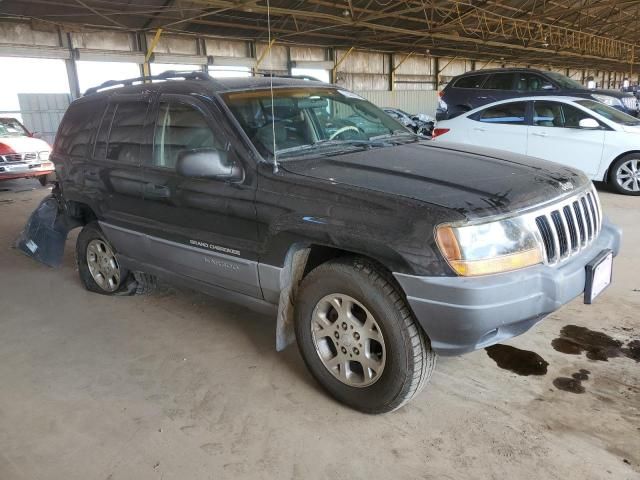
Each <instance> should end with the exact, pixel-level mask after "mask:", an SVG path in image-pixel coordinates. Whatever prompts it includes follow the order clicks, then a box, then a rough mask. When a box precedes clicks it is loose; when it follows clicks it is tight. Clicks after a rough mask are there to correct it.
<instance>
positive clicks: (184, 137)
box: [144, 94, 261, 297]
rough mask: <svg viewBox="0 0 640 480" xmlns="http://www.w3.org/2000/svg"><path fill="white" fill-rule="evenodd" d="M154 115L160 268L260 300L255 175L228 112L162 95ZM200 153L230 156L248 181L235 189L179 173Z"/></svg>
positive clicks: (152, 160)
mask: <svg viewBox="0 0 640 480" xmlns="http://www.w3.org/2000/svg"><path fill="white" fill-rule="evenodd" d="M154 114H155V122H153V124H152V126H151V128H153V133H151V135H150V136H152V138H153V144H152V153H151V155H149V156H148V161H147V163H146V165H145V166H144V179H145V188H144V204H145V216H146V218H147V219H148V224H147V225H146V233H147V234H148V252H149V256H150V258H151V261H152V263H153V265H154V266H156V267H160V268H162V269H164V270H166V271H167V272H171V273H172V274H174V273H177V274H180V275H182V276H184V277H187V278H188V279H191V280H196V281H199V282H204V283H207V284H211V285H215V286H218V287H222V288H225V289H228V290H232V291H235V292H239V293H243V294H246V295H250V296H253V297H261V291H260V288H259V284H258V273H257V226H256V213H255V207H254V198H255V189H256V182H255V178H256V177H255V171H254V169H253V168H250V165H248V162H245V161H244V159H243V157H245V155H243V154H242V151H240V150H237V149H236V148H235V146H234V145H232V142H230V138H232V137H231V133H230V132H228V131H227V130H225V128H224V127H223V122H220V121H218V119H220V118H221V116H222V113H221V112H220V110H219V109H218V107H217V105H215V104H214V103H213V101H210V100H207V101H204V100H202V101H201V100H199V99H195V98H193V97H190V96H186V95H174V94H163V95H161V96H160V97H159V98H158V100H157V102H156V103H155V109H154ZM233 143H235V144H237V143H238V142H233ZM198 149H217V150H227V154H228V156H229V158H230V159H232V160H233V161H234V162H236V164H237V165H239V166H240V168H241V169H242V170H243V172H244V176H243V179H242V180H240V181H236V182H233V183H231V182H228V181H224V180H219V179H209V178H193V177H186V176H182V175H180V174H178V173H177V172H176V168H175V167H176V162H177V160H178V157H179V156H180V155H181V154H183V153H184V152H187V151H190V150H198Z"/></svg>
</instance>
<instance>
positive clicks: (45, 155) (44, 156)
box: [38, 152, 51, 162]
mask: <svg viewBox="0 0 640 480" xmlns="http://www.w3.org/2000/svg"><path fill="white" fill-rule="evenodd" d="M50 153H51V152H40V153H38V158H39V159H40V160H42V161H45V162H46V161H47V160H49V154H50Z"/></svg>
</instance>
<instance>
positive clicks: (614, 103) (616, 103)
mask: <svg viewBox="0 0 640 480" xmlns="http://www.w3.org/2000/svg"><path fill="white" fill-rule="evenodd" d="M591 96H592V97H593V98H594V99H595V100H597V101H599V102H600V103H604V104H605V105H609V106H610V107H621V106H622V102H621V101H620V99H618V98H616V97H610V96H609V95H598V94H597V93H592V94H591Z"/></svg>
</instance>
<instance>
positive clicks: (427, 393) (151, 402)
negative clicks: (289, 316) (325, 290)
mask: <svg viewBox="0 0 640 480" xmlns="http://www.w3.org/2000/svg"><path fill="white" fill-rule="evenodd" d="M47 192H48V190H47V189H44V188H41V187H40V186H39V185H38V184H37V182H32V181H27V180H19V181H12V182H4V183H0V479H1V480H22V479H25V480H37V479H61V480H74V479H79V480H88V479H97V480H120V479H135V480H144V479H166V480H169V479H179V480H185V479H189V480H196V479H262V478H264V479H267V478H268V479H276V478H277V479H287V478H291V479H332V480H339V479H378V478H392V479H434V480H435V479H437V480H446V479H519V480H520V479H536V480H538V479H545V480H546V479H562V480H570V479H579V480H587V479H588V480H591V479H616V480H627V479H640V363H638V362H636V361H634V360H633V359H632V358H627V357H625V356H620V357H617V358H610V359H609V360H608V361H597V360H589V359H588V358H587V357H586V355H585V354H584V353H581V354H577V355H570V354H566V353H561V352H559V351H556V350H555V349H554V348H553V347H552V345H551V343H552V341H553V340H554V339H556V338H557V337H558V336H559V334H560V330H561V329H562V328H563V327H565V326H567V325H577V326H581V327H586V328H588V329H591V330H593V331H597V332H604V333H606V334H607V335H610V336H611V337H613V338H614V339H617V340H619V341H621V342H622V344H623V345H627V344H628V342H630V341H632V340H634V339H640V275H639V274H638V272H640V255H638V253H637V252H638V245H639V244H640V225H639V223H640V222H639V220H640V213H639V211H640V209H639V207H640V198H627V197H623V196H619V195H615V194H612V193H609V192H608V191H606V190H605V189H603V188H600V194H601V197H602V203H603V207H604V209H605V212H606V214H608V215H609V216H610V217H611V218H612V219H613V220H614V221H615V222H616V223H617V224H618V225H620V226H621V227H622V228H623V229H624V232H625V237H624V244H623V249H622V253H621V255H620V256H619V257H618V258H617V259H616V260H615V262H614V284H613V285H612V286H611V287H610V288H609V289H608V290H607V291H605V292H604V293H603V294H602V296H601V297H599V298H598V299H597V301H596V303H595V304H594V305H591V306H588V305H584V304H582V301H581V299H576V300H575V301H573V302H572V303H571V304H569V305H567V306H565V307H564V308H563V309H561V310H560V311H559V312H556V313H555V314H553V315H551V316H550V317H549V318H547V319H546V320H545V321H544V322H542V323H541V324H539V325H538V326H537V327H535V328H534V329H533V330H531V331H530V332H528V333H527V334H525V335H523V336H521V337H518V338H515V339H512V340H511V341H509V342H507V344H508V345H511V346H514V347H517V348H519V349H523V350H527V351H531V352H535V353H536V354H538V355H539V356H540V357H542V359H544V361H546V362H548V364H549V365H548V368H547V370H548V371H547V374H546V375H529V376H523V375H518V374H516V373H512V372H511V371H509V370H506V369H503V368H500V367H499V366H498V365H497V364H496V362H495V361H494V360H493V359H492V358H490V357H489V356H488V354H487V352H486V351H484V350H480V351H477V352H474V353H471V354H468V355H465V356H463V357H459V358H442V357H441V358H440V359H439V364H438V367H437V369H436V372H435V374H434V376H433V378H432V381H431V383H430V385H428V386H427V388H426V389H425V390H424V391H423V393H422V394H421V395H419V396H418V397H417V398H416V399H414V401H413V402H412V403H410V404H409V405H407V406H405V407H404V408H402V409H401V410H399V411H397V412H394V413H391V414H387V415H382V416H367V415H363V414H360V413H357V412H354V411H352V410H349V409H348V408H345V407H343V406H341V405H340V404H338V403H336V402H335V401H333V400H332V399H331V398H330V397H328V396H327V395H325V394H324V393H323V391H322V390H321V389H320V388H319V387H318V385H317V384H316V383H315V382H314V380H313V379H312V378H311V377H310V375H309V374H308V373H307V371H306V370H305V368H304V365H303V363H302V360H301V358H300V356H299V354H298V352H297V349H296V348H295V347H290V348H289V349H287V350H286V351H285V352H283V353H276V352H275V349H274V329H275V319H273V318H269V317H265V316H263V315H259V314H256V313H253V312H251V311H248V310H246V309H244V308H241V307H238V306H235V305H231V304H227V303H224V302H221V301H218V300H214V299H211V298H208V297H206V296H204V295H200V294H197V293H194V292H191V291H187V290H176V289H165V290H164V291H163V292H162V293H160V294H156V295H154V296H150V297H115V298H114V297H105V296H101V295H96V294H92V293H89V292H87V291H85V290H84V289H83V288H82V286H81V285H80V282H79V279H78V276H77V272H76V268H75V264H74V259H73V249H74V242H75V234H74V235H72V236H71V237H70V239H69V240H68V242H67V249H66V255H65V260H64V265H63V266H62V267H61V268H59V269H52V268H48V267H45V266H43V265H40V264H38V263H36V262H34V261H33V260H31V259H29V258H27V257H26V256H24V255H22V254H21V253H19V252H18V251H16V250H15V249H13V248H12V244H13V241H14V239H15V238H16V236H17V235H18V233H19V231H20V229H21V228H22V226H23V224H24V222H25V220H26V218H27V216H28V215H29V213H30V212H31V211H32V209H33V208H34V207H35V206H36V205H37V203H38V201H39V200H40V199H41V198H42V197H43V196H44V195H45V194H46V193H47ZM634 252H635V253H634ZM581 369H582V370H588V371H589V372H590V373H589V374H586V376H587V377H588V379H587V380H583V381H581V382H577V383H579V385H578V386H582V387H583V388H584V390H585V391H584V393H582V394H578V393H571V392H568V391H565V390H561V389H559V388H558V387H557V386H556V383H557V384H560V383H558V381H556V382H555V383H554V380H556V379H557V378H558V377H564V378H571V377H572V374H576V376H581V374H580V373H579V372H580V370H581ZM582 373H583V374H584V372H582ZM583 378H584V377H583ZM573 386H574V387H575V386H576V382H574V385H573Z"/></svg>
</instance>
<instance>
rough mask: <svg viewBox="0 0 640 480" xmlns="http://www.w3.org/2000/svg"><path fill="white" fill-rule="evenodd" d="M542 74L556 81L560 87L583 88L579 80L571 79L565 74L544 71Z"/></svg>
mask: <svg viewBox="0 0 640 480" xmlns="http://www.w3.org/2000/svg"><path fill="white" fill-rule="evenodd" d="M544 74H545V75H546V76H547V77H549V78H551V80H553V81H554V82H556V83H557V84H558V86H559V87H561V88H578V89H580V90H585V87H584V85H582V84H581V83H580V82H576V81H575V80H572V79H570V78H569V77H567V76H566V75H562V74H561V73H556V72H544Z"/></svg>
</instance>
